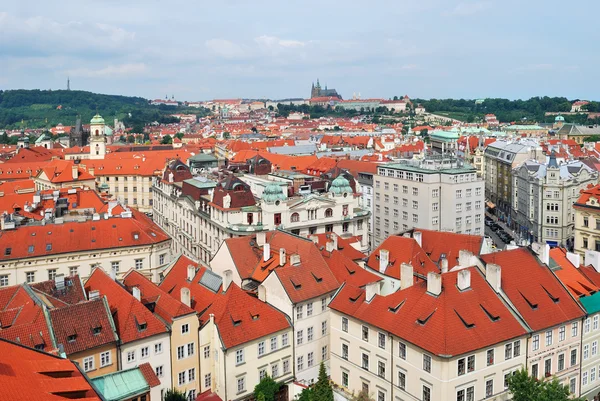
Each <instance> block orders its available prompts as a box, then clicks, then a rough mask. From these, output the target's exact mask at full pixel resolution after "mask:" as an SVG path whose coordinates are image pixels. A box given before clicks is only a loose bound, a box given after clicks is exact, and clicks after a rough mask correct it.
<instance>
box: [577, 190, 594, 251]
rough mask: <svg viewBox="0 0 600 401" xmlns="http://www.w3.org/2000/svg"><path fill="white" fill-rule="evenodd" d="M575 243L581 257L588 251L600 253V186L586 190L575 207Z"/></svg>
mask: <svg viewBox="0 0 600 401" xmlns="http://www.w3.org/2000/svg"><path fill="white" fill-rule="evenodd" d="M573 211H574V213H575V223H574V231H575V242H574V244H573V248H574V250H575V252H576V253H577V254H579V255H580V256H585V253H586V251H587V250H592V251H600V186H598V185H596V186H594V187H592V188H586V189H585V190H584V191H583V192H582V193H581V194H580V195H579V198H578V199H577V201H576V202H575V204H574V205H573Z"/></svg>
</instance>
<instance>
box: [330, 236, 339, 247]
mask: <svg viewBox="0 0 600 401" xmlns="http://www.w3.org/2000/svg"><path fill="white" fill-rule="evenodd" d="M331 239H332V240H333V249H335V250H337V249H338V236H337V235H336V234H331Z"/></svg>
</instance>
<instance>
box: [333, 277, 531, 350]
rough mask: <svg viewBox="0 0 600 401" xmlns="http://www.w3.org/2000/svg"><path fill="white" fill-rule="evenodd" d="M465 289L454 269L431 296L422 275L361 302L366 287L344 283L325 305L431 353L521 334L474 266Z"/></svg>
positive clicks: (483, 344) (481, 345)
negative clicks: (415, 279) (468, 286)
mask: <svg viewBox="0 0 600 401" xmlns="http://www.w3.org/2000/svg"><path fill="white" fill-rule="evenodd" d="M467 270H468V271H470V276H471V286H470V289H467V290H464V291H460V290H459V289H458V287H457V285H456V283H457V276H458V271H454V272H449V273H445V274H442V275H441V277H442V278H441V280H442V292H441V294H440V295H439V296H437V297H436V296H433V295H431V294H429V293H428V292H427V283H426V282H425V281H422V282H419V283H416V284H414V285H413V286H411V287H409V288H406V289H403V290H400V291H397V292H395V293H393V294H390V295H387V296H375V298H373V299H372V300H371V302H370V303H367V302H365V291H364V290H359V289H357V288H356V287H353V286H350V285H346V286H344V287H343V289H342V290H341V291H340V292H339V293H338V295H336V297H335V298H334V299H333V301H332V302H331V303H330V304H329V307H330V308H332V309H334V310H337V311H340V312H342V313H344V314H346V315H349V316H352V317H354V318H356V319H358V320H360V321H364V322H367V323H369V324H371V325H373V326H376V327H379V328H381V329H383V330H385V331H388V332H390V333H392V334H394V335H396V336H398V337H399V338H402V339H403V340H405V341H408V342H410V343H412V344H414V345H416V346H418V347H420V348H422V349H424V350H426V351H428V352H431V353H433V354H436V355H439V356H444V357H451V356H456V355H461V354H464V353H467V352H472V351H474V350H478V349H481V348H485V347H488V346H491V345H494V344H497V343H499V342H502V341H506V340H509V339H512V338H515V337H519V336H522V335H525V334H526V333H527V331H526V330H525V328H524V327H523V326H522V325H521V324H520V323H519V321H518V320H517V319H516V318H515V317H514V316H513V315H512V314H511V312H510V310H509V309H508V308H507V307H506V306H505V304H504V303H503V302H502V301H501V300H500V299H499V298H498V296H497V295H496V294H495V293H494V291H493V290H492V288H491V287H490V286H489V285H488V283H487V282H486V280H485V278H484V277H483V276H482V275H481V273H480V272H479V270H477V268H475V267H470V268H467Z"/></svg>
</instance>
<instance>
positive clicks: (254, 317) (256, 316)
mask: <svg viewBox="0 0 600 401" xmlns="http://www.w3.org/2000/svg"><path fill="white" fill-rule="evenodd" d="M250 316H252V320H258V316H259V315H258V313H257V314H256V315H255V314H252V313H251V314H250Z"/></svg>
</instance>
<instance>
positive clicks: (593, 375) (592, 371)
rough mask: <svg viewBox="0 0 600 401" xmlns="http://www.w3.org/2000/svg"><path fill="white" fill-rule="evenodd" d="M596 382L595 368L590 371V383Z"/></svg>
mask: <svg viewBox="0 0 600 401" xmlns="http://www.w3.org/2000/svg"><path fill="white" fill-rule="evenodd" d="M593 381H596V368H592V369H590V382H593Z"/></svg>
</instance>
